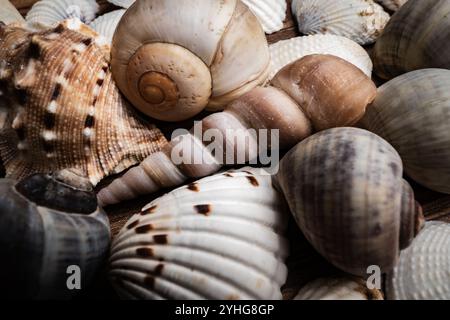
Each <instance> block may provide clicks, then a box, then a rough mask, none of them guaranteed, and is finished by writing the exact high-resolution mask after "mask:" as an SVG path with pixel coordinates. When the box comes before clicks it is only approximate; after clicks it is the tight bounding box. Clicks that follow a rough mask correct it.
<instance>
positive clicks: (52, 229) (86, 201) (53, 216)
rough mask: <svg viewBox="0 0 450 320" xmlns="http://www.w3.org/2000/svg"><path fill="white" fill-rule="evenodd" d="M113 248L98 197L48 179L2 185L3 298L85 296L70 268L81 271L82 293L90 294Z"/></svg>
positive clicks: (3, 181)
mask: <svg viewBox="0 0 450 320" xmlns="http://www.w3.org/2000/svg"><path fill="white" fill-rule="evenodd" d="M92 195H93V198H92ZM30 199H32V200H33V201H31V200H30ZM71 207H73V208H74V210H72V211H70V210H69V208H71ZM109 243H110V229H109V221H108V218H107V216H106V214H105V213H104V212H103V210H102V209H100V208H98V207H97V205H96V201H95V194H94V193H93V192H89V191H85V190H78V189H75V188H73V187H71V186H69V185H64V184H63V183H61V182H59V181H56V180H55V179H54V178H53V177H50V176H46V175H34V176H31V177H30V178H28V179H26V180H25V181H23V182H21V183H19V184H16V182H15V181H13V180H8V179H1V180H0V256H1V261H2V262H1V264H0V283H1V287H2V294H1V295H6V296H7V297H9V298H32V299H35V298H37V299H49V298H57V299H64V298H70V297H72V296H74V295H75V294H76V293H77V292H79V291H77V290H69V289H68V287H67V279H68V278H69V276H70V275H71V274H72V273H67V270H68V267H69V266H72V265H75V266H78V267H79V268H80V270H81V289H82V290H83V289H86V287H87V286H88V285H89V284H90V283H91V282H92V280H93V278H94V275H95V274H96V272H97V271H98V269H99V267H100V266H101V265H102V263H103V260H104V258H105V257H106V255H107V253H108V249H109Z"/></svg>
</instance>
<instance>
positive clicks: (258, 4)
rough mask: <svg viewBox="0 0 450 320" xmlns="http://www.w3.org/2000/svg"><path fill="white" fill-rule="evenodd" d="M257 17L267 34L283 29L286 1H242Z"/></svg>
mask: <svg viewBox="0 0 450 320" xmlns="http://www.w3.org/2000/svg"><path fill="white" fill-rule="evenodd" d="M242 2H243V3H245V4H246V5H247V6H248V7H249V8H250V10H251V11H252V12H253V13H254V14H255V15H256V17H257V18H258V20H259V22H260V23H261V24H262V26H263V29H264V31H265V32H266V33H269V34H270V33H274V32H277V31H279V30H281V29H282V28H283V25H284V19H286V9H287V3H286V0H242Z"/></svg>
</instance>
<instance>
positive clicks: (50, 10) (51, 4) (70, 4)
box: [25, 0, 99, 27]
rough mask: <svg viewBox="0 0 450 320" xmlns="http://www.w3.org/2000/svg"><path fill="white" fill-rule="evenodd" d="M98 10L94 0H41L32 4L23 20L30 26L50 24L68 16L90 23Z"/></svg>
mask: <svg viewBox="0 0 450 320" xmlns="http://www.w3.org/2000/svg"><path fill="white" fill-rule="evenodd" d="M98 10H99V6H98V4H97V2H96V1H95V0H41V1H38V2H36V3H35V4H34V5H33V7H32V8H31V10H30V11H29V12H28V14H27V16H26V18H25V20H26V21H27V22H28V24H29V25H30V26H32V27H36V26H44V27H45V26H51V25H53V24H55V23H58V22H60V21H63V20H65V19H69V18H78V19H80V20H81V21H82V22H84V23H90V22H91V21H92V20H94V19H95V16H96V14H97V12H98Z"/></svg>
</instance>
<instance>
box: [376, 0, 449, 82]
mask: <svg viewBox="0 0 450 320" xmlns="http://www.w3.org/2000/svg"><path fill="white" fill-rule="evenodd" d="M449 38H450V2H449V1H447V0H434V1H422V0H410V1H408V2H407V3H405V5H404V6H403V7H402V8H401V9H400V10H399V11H397V12H396V13H395V15H393V16H392V19H391V20H390V21H389V23H388V24H387V26H386V28H385V30H384V32H383V34H382V35H381V37H380V38H379V39H378V40H377V43H376V44H375V49H374V53H373V57H374V69H375V72H376V73H377V75H378V76H380V77H381V78H384V79H392V78H394V77H396V76H399V75H401V74H404V73H406V72H409V71H413V70H419V69H425V68H442V69H450V42H449V41H448V39H449Z"/></svg>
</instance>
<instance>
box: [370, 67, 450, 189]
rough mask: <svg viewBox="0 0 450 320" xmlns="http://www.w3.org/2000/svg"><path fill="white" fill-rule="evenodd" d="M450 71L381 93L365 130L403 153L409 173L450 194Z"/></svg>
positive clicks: (425, 72) (413, 77) (401, 80)
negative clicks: (383, 139)
mask: <svg viewBox="0 0 450 320" xmlns="http://www.w3.org/2000/svg"><path fill="white" fill-rule="evenodd" d="M449 85H450V70H444V69H422V70H417V71H412V72H410V73H407V74H404V75H402V76H399V77H397V78H395V79H393V80H391V81H389V82H387V83H386V84H384V85H383V86H381V87H380V88H378V95H377V97H376V99H375V101H374V103H373V104H372V105H371V107H370V108H368V112H367V113H366V115H365V116H364V118H363V120H362V124H363V125H364V126H365V127H366V128H367V129H369V130H370V131H372V132H374V133H376V134H378V135H380V136H382V137H383V138H385V139H386V140H387V141H388V142H389V143H390V144H392V145H393V146H394V148H395V149H396V150H397V151H398V152H399V154H400V156H401V157H402V160H403V163H404V165H405V170H406V173H407V174H408V175H409V176H410V177H412V178H413V179H414V180H416V181H417V182H419V183H420V184H422V185H424V186H426V187H428V188H430V189H432V190H435V191H439V192H444V193H450V134H449V132H450V92H449V90H448V88H449Z"/></svg>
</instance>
